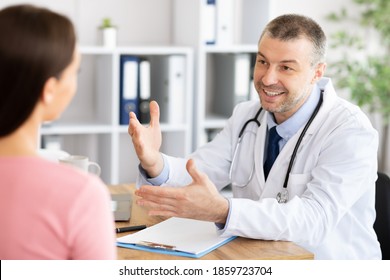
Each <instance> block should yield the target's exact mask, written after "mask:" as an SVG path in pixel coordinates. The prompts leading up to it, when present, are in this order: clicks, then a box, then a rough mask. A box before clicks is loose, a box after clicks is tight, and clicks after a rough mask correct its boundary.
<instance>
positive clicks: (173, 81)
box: [120, 55, 186, 125]
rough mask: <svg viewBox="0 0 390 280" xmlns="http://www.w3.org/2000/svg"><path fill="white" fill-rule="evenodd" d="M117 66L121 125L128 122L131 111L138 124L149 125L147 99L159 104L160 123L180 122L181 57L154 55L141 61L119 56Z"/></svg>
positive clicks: (183, 86) (182, 102)
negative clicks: (119, 60)
mask: <svg viewBox="0 0 390 280" xmlns="http://www.w3.org/2000/svg"><path fill="white" fill-rule="evenodd" d="M120 65H121V68H120V77H121V78H120V108H121V109H120V124H121V125H127V124H128V123H129V112H131V111H132V112H134V113H135V114H136V115H137V118H138V120H139V121H140V122H141V123H144V124H146V123H149V121H150V110H149V103H150V100H156V101H157V103H158V104H159V106H160V121H161V122H166V123H169V124H177V123H180V124H182V123H184V121H185V95H186V94H185V93H186V71H185V67H186V60H185V56H183V55H155V56H150V57H148V59H145V58H140V57H137V56H131V55H122V56H121V64H120ZM152 81H153V82H152Z"/></svg>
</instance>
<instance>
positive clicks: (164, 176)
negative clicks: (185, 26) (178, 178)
mask: <svg viewBox="0 0 390 280" xmlns="http://www.w3.org/2000/svg"><path fill="white" fill-rule="evenodd" d="M161 156H162V158H163V162H164V167H163V170H162V171H161V173H160V174H159V175H158V176H157V177H153V178H151V177H149V175H148V173H147V172H146V171H145V169H143V168H142V166H141V164H139V165H138V169H139V172H140V173H141V175H142V177H144V178H145V180H146V181H147V182H148V183H150V184H152V185H153V186H160V185H162V184H164V183H166V182H167V181H168V179H169V164H168V162H167V160H166V158H165V156H164V155H163V154H161Z"/></svg>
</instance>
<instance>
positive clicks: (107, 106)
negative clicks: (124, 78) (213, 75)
mask: <svg viewBox="0 0 390 280" xmlns="http://www.w3.org/2000/svg"><path fill="white" fill-rule="evenodd" d="M80 52H81V54H82V63H81V67H80V69H81V70H80V74H79V83H78V90H77V94H76V96H75V98H74V99H73V100H72V103H71V104H70V106H69V107H68V109H67V110H66V111H65V112H64V114H63V115H62V116H61V118H60V119H59V120H57V121H54V122H52V123H49V124H45V125H43V127H42V128H41V137H42V139H41V143H42V145H43V146H44V145H48V144H50V142H57V143H58V146H60V147H61V149H62V150H65V151H66V152H68V153H70V154H82V155H87V156H88V157H89V158H90V159H91V160H93V161H96V162H98V163H99V164H100V165H101V168H102V174H101V178H102V179H103V181H104V182H105V183H107V184H117V183H126V182H127V183H128V182H134V181H135V178H136V176H137V170H138V168H137V166H138V162H139V161H138V158H137V156H136V154H135V151H134V148H133V145H132V142H131V138H130V136H129V135H128V132H127V129H128V126H127V125H120V124H119V115H120V111H119V110H120V107H119V103H120V91H119V88H120V77H119V69H120V56H121V55H133V56H139V57H143V58H146V59H149V60H151V61H153V60H155V59H156V58H158V57H160V58H161V57H165V56H172V55H175V56H182V57H184V61H185V71H184V75H185V84H184V85H185V88H184V94H185V96H184V98H183V100H184V105H183V106H184V107H185V108H184V110H183V112H184V114H185V115H184V117H183V119H184V122H182V123H176V122H172V123H168V122H165V123H161V130H162V135H163V145H162V147H161V151H162V152H165V153H167V154H170V155H174V156H185V155H186V154H188V153H189V152H190V151H191V148H192V147H191V144H192V130H191V123H192V106H191V104H192V99H193V94H192V88H193V63H194V62H193V51H192V49H191V48H188V47H175V46H155V47H152V46H137V47H115V48H105V47H97V46H81V47H80ZM153 67H154V64H153V63H151V69H153ZM151 71H152V70H151ZM160 86H161V85H159V84H154V79H152V80H151V89H152V92H153V93H152V94H158V89H159V87H160ZM152 97H153V95H152ZM172 143H174V144H172Z"/></svg>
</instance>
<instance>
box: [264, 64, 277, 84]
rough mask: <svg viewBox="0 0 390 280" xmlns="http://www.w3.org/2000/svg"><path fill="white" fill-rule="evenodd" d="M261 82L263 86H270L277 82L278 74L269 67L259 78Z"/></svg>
mask: <svg viewBox="0 0 390 280" xmlns="http://www.w3.org/2000/svg"><path fill="white" fill-rule="evenodd" d="M261 82H262V83H263V85H265V86H271V85H275V84H277V83H278V75H277V73H276V71H275V69H274V68H272V67H269V68H268V69H267V70H266V71H265V72H264V75H263V77H262V78H261Z"/></svg>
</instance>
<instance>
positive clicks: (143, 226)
mask: <svg viewBox="0 0 390 280" xmlns="http://www.w3.org/2000/svg"><path fill="white" fill-rule="evenodd" d="M145 228H146V225H139V226H132V227H123V228H116V229H115V231H116V233H121V232H127V231H133V230H141V229H145Z"/></svg>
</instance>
